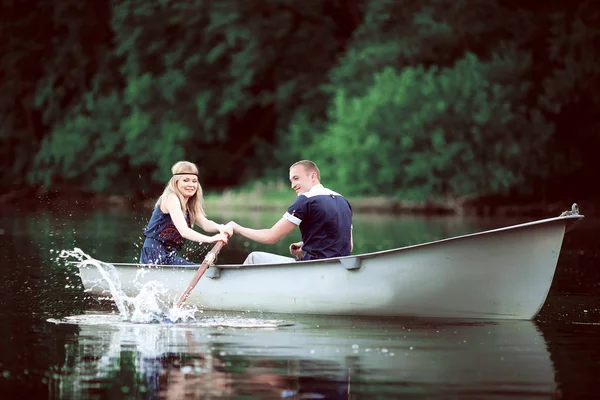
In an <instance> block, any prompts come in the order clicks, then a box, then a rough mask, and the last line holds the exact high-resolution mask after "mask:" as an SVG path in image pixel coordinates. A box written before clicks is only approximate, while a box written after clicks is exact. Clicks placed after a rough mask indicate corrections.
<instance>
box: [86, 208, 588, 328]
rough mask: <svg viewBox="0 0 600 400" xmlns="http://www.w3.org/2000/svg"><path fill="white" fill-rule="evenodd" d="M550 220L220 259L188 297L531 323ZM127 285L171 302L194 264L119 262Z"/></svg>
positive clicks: (101, 285) (201, 301) (231, 305)
mask: <svg viewBox="0 0 600 400" xmlns="http://www.w3.org/2000/svg"><path fill="white" fill-rule="evenodd" d="M582 218H583V216H582V215H579V214H577V213H575V212H574V213H573V214H572V215H567V216H560V217H556V218H549V219H544V220H539V221H534V222H529V223H524V224H519V225H514V226H509V227H505V228H500V229H494V230H489V231H485V232H479V233H474V234H469V235H464V236H457V237H452V238H449V239H444V240H438V241H434V242H430V243H424V244H418V245H414V246H407V247H403V248H399V249H393V250H385V251H378V252H374V253H367V254H360V255H355V256H348V257H340V258H332V259H326V260H313V261H303V262H296V263H291V264H261V265H251V266H248V265H244V266H242V265H217V266H212V267H210V268H209V269H208V271H207V273H206V274H205V276H204V277H203V278H202V279H200V281H199V283H198V284H197V286H196V288H195V289H194V291H193V292H192V293H191V294H190V296H189V297H188V299H187V300H186V304H192V305H195V306H198V307H202V308H203V309H207V310H217V311H228V310H230V311H262V312H274V313H298V314H323V315H370V316H411V317H441V318H484V319H525V320H526V319H532V318H533V317H534V316H535V315H536V314H537V313H538V312H539V310H540V309H541V307H542V305H543V304H544V302H545V300H546V297H547V295H548V291H549V289H550V285H551V283H552V279H553V277H554V273H555V270H556V264H557V261H558V258H559V254H560V250H561V246H562V243H563V237H564V235H565V232H566V229H567V227H568V226H569V225H570V224H572V223H573V222H575V221H578V220H580V219H582ZM113 265H114V266H115V268H116V270H117V273H118V275H119V278H120V281H121V284H122V290H123V292H124V293H125V294H127V295H128V296H135V295H137V291H138V290H139V289H138V288H139V284H140V283H142V284H143V283H144V282H148V281H158V282H160V283H162V284H163V285H164V286H165V288H166V290H167V293H166V294H167V296H169V298H172V299H174V300H175V299H177V297H178V296H179V295H180V294H181V293H182V292H183V290H184V289H185V288H186V286H187V285H188V284H189V282H190V280H191V279H192V277H193V275H194V273H195V272H196V270H197V268H198V267H197V266H149V265H139V264H113ZM80 276H81V279H82V282H83V285H84V287H85V289H86V291H88V292H89V293H91V294H93V295H95V296H107V295H108V294H109V292H108V284H107V282H106V281H104V280H103V279H102V278H101V276H100V273H99V271H98V269H97V268H95V267H94V266H92V265H90V264H89V263H85V262H84V263H81V264H80Z"/></svg>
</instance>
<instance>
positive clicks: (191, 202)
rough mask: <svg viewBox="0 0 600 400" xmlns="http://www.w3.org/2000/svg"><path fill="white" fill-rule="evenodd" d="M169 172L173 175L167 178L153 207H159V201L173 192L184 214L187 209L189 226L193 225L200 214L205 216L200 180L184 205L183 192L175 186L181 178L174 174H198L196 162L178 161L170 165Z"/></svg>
mask: <svg viewBox="0 0 600 400" xmlns="http://www.w3.org/2000/svg"><path fill="white" fill-rule="evenodd" d="M171 173H172V174H173V176H172V177H171V179H169V182H168V183H167V186H166V187H165V190H164V191H163V193H162V194H161V195H160V197H159V198H158V200H157V201H156V204H155V205H154V207H160V205H161V203H162V202H163V201H164V200H166V199H167V197H168V196H169V195H170V194H171V193H173V194H174V195H175V196H177V198H178V199H179V203H180V204H181V211H183V214H184V215H185V212H186V211H187V212H188V213H189V215H190V228H191V227H193V226H194V223H195V222H196V221H197V219H198V217H199V216H200V215H202V216H206V213H205V212H204V196H203V195H202V186H201V185H200V182H198V190H197V191H196V193H194V195H193V196H192V197H190V198H189V199H188V201H187V205H186V206H185V207H184V205H183V204H184V198H183V194H182V193H181V192H180V191H179V189H178V188H177V181H179V179H181V178H182V176H181V175H175V174H185V173H190V174H194V175H198V167H197V166H196V164H194V163H191V162H189V161H179V162H176V163H175V165H173V166H172V167H171Z"/></svg>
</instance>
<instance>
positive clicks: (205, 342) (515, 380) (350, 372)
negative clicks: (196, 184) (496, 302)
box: [50, 314, 556, 398]
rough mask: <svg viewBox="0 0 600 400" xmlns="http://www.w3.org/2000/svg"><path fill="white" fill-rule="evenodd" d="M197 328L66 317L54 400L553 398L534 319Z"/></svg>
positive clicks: (271, 320)
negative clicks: (74, 331)
mask: <svg viewBox="0 0 600 400" xmlns="http://www.w3.org/2000/svg"><path fill="white" fill-rule="evenodd" d="M98 318H99V319H98ZM278 318H282V319H278ZM99 320H101V321H102V323H93V321H99ZM197 321H198V322H197V323H194V324H188V325H183V324H175V325H164V324H154V325H139V324H138V325H136V324H130V323H124V322H119V320H118V318H117V317H116V316H115V317H114V318H113V317H112V316H106V315H103V316H102V315H100V316H94V315H89V316H85V317H84V318H81V319H79V320H71V321H66V320H63V321H62V322H71V323H77V324H78V330H79V333H78V335H77V336H76V337H75V338H74V340H73V342H71V343H68V344H67V345H66V346H67V347H66V359H65V363H64V364H63V365H62V366H57V367H56V368H55V372H56V373H55V374H54V376H53V381H52V383H51V385H50V391H51V393H50V397H51V398H80V397H93V396H96V395H100V396H108V397H112V395H115V396H122V395H123V394H127V395H128V396H132V397H136V398H140V397H142V398H153V397H161V398H182V397H185V396H188V397H192V398H206V397H213V398H214V397H230V396H243V395H252V396H256V397H258V398H282V397H290V398H349V397H355V396H360V397H366V396H369V397H373V396H375V397H381V398H386V397H389V396H417V397H419V396H424V397H429V396H440V395H442V396H456V397H460V398H481V397H498V398H506V397H530V396H531V397H535V396H549V397H552V396H553V395H554V393H555V392H556V384H555V379H554V368H553V365H552V362H551V359H550V354H549V352H548V350H547V346H546V343H545V341H544V338H543V336H542V334H541V333H540V331H539V330H538V328H537V326H536V325H535V324H534V323H533V322H531V321H493V322H490V321H457V320H452V321H449V320H420V319H393V320H390V319H374V318H356V317H320V316H294V315H284V316H281V315H275V316H273V315H267V314H264V315H253V316H250V315H249V314H244V315H241V316H237V317H228V316H226V315H224V314H209V315H204V316H203V317H201V318H199V319H198V320H197ZM228 321H229V322H228ZM231 321H233V322H231ZM257 321H258V323H257ZM290 322H291V323H293V325H290V324H289V323H290ZM285 325H287V326H285ZM227 326H235V328H231V327H227ZM244 326H247V327H244Z"/></svg>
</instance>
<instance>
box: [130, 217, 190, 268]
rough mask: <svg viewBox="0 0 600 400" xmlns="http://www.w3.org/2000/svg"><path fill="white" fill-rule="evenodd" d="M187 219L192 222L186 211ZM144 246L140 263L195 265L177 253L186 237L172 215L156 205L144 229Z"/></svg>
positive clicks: (188, 223) (187, 221) (188, 222)
mask: <svg viewBox="0 0 600 400" xmlns="http://www.w3.org/2000/svg"><path fill="white" fill-rule="evenodd" d="M185 221H186V223H187V225H188V226H190V227H191V224H190V216H189V213H188V212H187V211H186V213H185ZM144 236H145V237H146V240H144V246H143V247H142V252H141V254H140V264H158V265H194V264H195V263H193V262H191V261H188V260H186V259H184V258H182V257H179V256H178V255H177V252H178V251H180V250H181V249H182V248H183V244H184V243H185V239H184V238H183V236H181V234H180V233H179V231H178V230H177V228H176V227H175V224H174V223H173V220H172V219H171V215H169V214H165V213H163V212H162V211H161V210H160V207H156V208H155V209H154V211H153V212H152V217H151V218H150V221H149V222H148V225H147V226H146V229H145V230H144Z"/></svg>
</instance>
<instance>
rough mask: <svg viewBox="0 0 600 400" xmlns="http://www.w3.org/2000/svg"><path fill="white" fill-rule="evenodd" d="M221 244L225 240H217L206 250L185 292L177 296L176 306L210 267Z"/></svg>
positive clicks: (222, 244) (223, 244)
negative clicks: (206, 252)
mask: <svg viewBox="0 0 600 400" xmlns="http://www.w3.org/2000/svg"><path fill="white" fill-rule="evenodd" d="M225 235H226V236H227V237H229V235H228V234H227V233H225ZM223 246H225V242H223V241H222V240H220V241H218V242H217V243H216V244H215V245H214V246H213V248H212V249H211V250H210V251H209V252H208V254H207V255H206V256H205V257H204V261H203V262H202V264H201V265H200V268H198V270H197V271H196V273H195V274H194V277H193V278H192V281H191V282H190V284H189V285H188V287H187V288H186V289H185V292H183V293H182V294H181V296H179V300H177V303H176V307H177V308H180V307H181V305H182V304H183V303H184V302H185V301H186V300H187V298H188V296H189V295H190V293H191V292H192V290H194V288H195V287H196V284H197V283H198V281H199V280H200V278H202V275H204V273H205V272H206V270H207V269H208V267H210V266H211V265H212V264H213V263H214V262H215V259H216V258H217V254H218V253H219V251H221V249H222V248H223Z"/></svg>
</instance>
